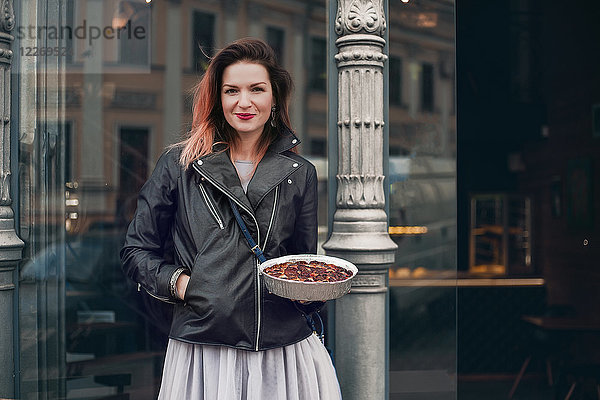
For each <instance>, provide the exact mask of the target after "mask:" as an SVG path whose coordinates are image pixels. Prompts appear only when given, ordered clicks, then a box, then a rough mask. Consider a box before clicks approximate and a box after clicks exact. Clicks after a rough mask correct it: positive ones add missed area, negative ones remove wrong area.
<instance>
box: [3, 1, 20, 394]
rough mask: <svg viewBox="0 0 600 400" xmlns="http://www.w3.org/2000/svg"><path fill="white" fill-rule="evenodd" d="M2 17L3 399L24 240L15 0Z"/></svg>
mask: <svg viewBox="0 0 600 400" xmlns="http://www.w3.org/2000/svg"><path fill="white" fill-rule="evenodd" d="M1 4H2V8H1V10H2V12H3V15H2V17H0V18H1V19H0V113H1V114H0V118H1V121H0V133H1V137H0V321H2V323H1V324H0V348H1V350H2V351H0V365H2V371H1V372H0V398H7V399H9V398H14V395H15V393H14V388H15V381H14V379H15V378H14V377H15V374H16V371H15V370H14V365H15V362H14V361H15V354H14V349H15V347H16V346H15V339H16V338H15V336H14V332H13V329H14V326H13V321H14V319H15V315H14V301H15V288H16V284H17V283H16V281H15V277H16V274H15V269H16V267H17V265H18V262H19V260H20V259H21V257H22V255H21V250H22V249H23V241H22V240H21V239H19V238H18V237H17V234H16V232H15V218H14V213H13V209H12V207H11V204H12V199H11V197H10V195H11V190H10V183H11V182H10V180H11V172H10V161H11V159H10V156H11V151H10V150H11V146H10V143H11V132H10V109H11V107H10V106H11V104H10V100H11V90H10V89H11V86H10V70H11V64H12V58H13V52H12V50H11V45H12V42H13V40H14V37H13V36H12V35H11V34H10V32H11V31H12V30H13V29H14V27H15V15H14V11H13V5H12V0H2V2H1Z"/></svg>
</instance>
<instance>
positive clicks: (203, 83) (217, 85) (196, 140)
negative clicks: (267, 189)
mask: <svg viewBox="0 0 600 400" xmlns="http://www.w3.org/2000/svg"><path fill="white" fill-rule="evenodd" d="M242 61H243V62H250V63H256V64H260V65H262V66H264V67H265V68H266V69H267V72H268V73H269V78H270V80H271V87H272V89H273V98H274V100H275V104H276V107H277V110H276V118H275V125H276V127H275V128H273V127H272V126H271V117H269V121H267V123H266V124H265V127H264V129H263V132H262V134H261V136H260V139H259V140H258V142H257V144H256V148H255V149H254V154H255V157H254V159H253V160H252V161H254V165H255V167H256V165H257V164H258V162H259V161H260V160H261V159H262V157H263V156H264V155H265V153H266V152H267V149H268V147H269V145H270V144H271V143H272V142H273V141H274V140H275V139H277V137H278V136H279V134H280V132H281V131H285V130H286V128H287V130H291V124H290V117H289V111H288V105H289V100H290V97H291V92H292V86H293V84H292V78H291V77H290V74H289V73H288V72H287V71H286V70H285V69H283V68H282V67H281V66H280V65H279V64H278V63H277V60H276V56H275V52H274V51H273V49H272V48H271V47H270V46H269V45H268V44H266V43H265V42H264V41H262V40H260V39H254V38H244V39H238V40H236V41H234V42H233V43H231V44H229V45H228V46H227V47H225V48H223V49H222V50H220V51H219V52H218V53H217V54H216V55H215V56H214V57H213V58H212V59H211V61H210V64H209V65H208V68H207V70H206V72H205V73H204V76H203V77H202V79H201V80H200V82H199V83H198V84H197V85H196V86H195V87H194V90H193V93H194V97H193V108H192V127H191V129H190V132H189V137H188V138H187V139H185V140H183V141H182V142H180V143H178V144H177V146H181V147H182V148H183V149H182V152H181V156H180V159H179V161H180V163H181V165H183V166H185V167H186V168H187V167H188V166H189V165H190V164H191V163H192V162H194V161H195V160H197V159H198V158H200V157H202V156H204V155H206V154H210V153H212V152H213V146H214V145H215V144H216V143H225V144H226V145H227V148H229V149H230V150H231V152H233V153H235V151H236V147H237V146H238V144H239V139H240V138H239V135H238V133H237V132H236V130H235V129H233V128H232V127H231V125H229V124H228V123H227V121H226V120H225V116H224V115H223V107H222V105H221V85H222V82H223V71H224V70H225V68H227V67H228V66H229V65H231V64H235V63H238V62H242Z"/></svg>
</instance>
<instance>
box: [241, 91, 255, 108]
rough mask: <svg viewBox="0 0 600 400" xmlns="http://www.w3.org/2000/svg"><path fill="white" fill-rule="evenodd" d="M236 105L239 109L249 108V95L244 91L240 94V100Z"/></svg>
mask: <svg viewBox="0 0 600 400" xmlns="http://www.w3.org/2000/svg"><path fill="white" fill-rule="evenodd" d="M238 105H239V106H240V107H244V108H245V107H250V106H251V105H252V103H251V102H250V94H249V93H247V92H246V91H242V92H240V100H239V101H238Z"/></svg>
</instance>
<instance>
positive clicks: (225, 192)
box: [192, 163, 272, 351]
mask: <svg viewBox="0 0 600 400" xmlns="http://www.w3.org/2000/svg"><path fill="white" fill-rule="evenodd" d="M192 166H193V167H194V169H195V170H196V171H197V172H198V173H199V174H200V175H201V176H202V177H203V178H204V179H206V180H207V181H209V182H210V183H211V184H212V185H213V186H214V187H216V188H217V189H219V190H220V191H221V192H222V193H223V194H224V195H225V196H227V197H228V198H230V199H231V200H233V201H234V202H235V203H236V204H237V205H238V206H240V207H242V209H243V210H244V211H246V212H247V213H248V214H250V216H251V217H252V219H253V220H254V224H255V225H256V232H257V236H258V237H257V239H258V240H257V243H260V227H259V226H258V221H257V220H256V217H255V216H254V213H252V211H251V210H249V209H248V207H246V206H245V205H243V204H242V203H240V202H239V200H238V199H236V198H235V197H234V196H231V195H230V194H229V193H227V191H225V190H223V189H222V188H221V187H220V186H219V185H218V184H217V183H216V182H215V181H213V180H211V179H210V178H209V177H208V176H206V175H204V174H203V173H202V171H200V170H199V169H198V167H197V166H196V163H192ZM271 222H272V221H271ZM255 260H256V262H255V263H256V268H255V271H254V272H255V274H256V283H257V285H256V286H257V290H256V308H257V319H258V322H257V331H256V343H255V345H254V348H255V350H256V351H258V341H259V339H260V325H261V324H260V319H261V314H262V313H261V307H260V292H261V290H260V274H259V273H258V259H257V258H256V257H255Z"/></svg>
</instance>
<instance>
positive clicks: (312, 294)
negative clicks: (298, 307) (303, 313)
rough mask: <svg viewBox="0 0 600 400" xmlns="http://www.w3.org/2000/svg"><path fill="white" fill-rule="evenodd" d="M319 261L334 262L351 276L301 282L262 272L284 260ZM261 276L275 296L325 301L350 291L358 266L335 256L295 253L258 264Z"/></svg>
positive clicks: (284, 261)
mask: <svg viewBox="0 0 600 400" xmlns="http://www.w3.org/2000/svg"><path fill="white" fill-rule="evenodd" d="M297 261H305V262H307V263H310V262H311V261H319V262H323V263H326V264H334V265H337V266H338V267H342V268H344V269H346V270H348V271H350V272H351V273H352V276H350V277H349V278H347V279H345V280H343V281H337V282H303V281H292V280H288V279H283V278H277V277H274V276H271V275H269V274H267V273H265V272H264V270H265V268H268V267H271V266H273V265H277V264H283V263H286V262H297ZM259 270H260V273H261V278H262V280H263V281H264V282H265V286H266V287H267V290H268V291H269V292H271V293H273V294H275V295H277V296H280V297H285V298H286V299H291V300H302V301H327V300H333V299H337V298H340V297H342V296H343V295H345V294H346V293H348V292H349V291H350V286H351V285H352V279H354V277H355V276H356V274H357V273H358V268H356V266H355V265H354V264H352V263H351V262H349V261H346V260H344V259H341V258H337V257H330V256H322V255H315V254H296V255H288V256H283V257H277V258H273V259H271V260H267V261H265V262H264V263H262V264H260V266H259Z"/></svg>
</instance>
